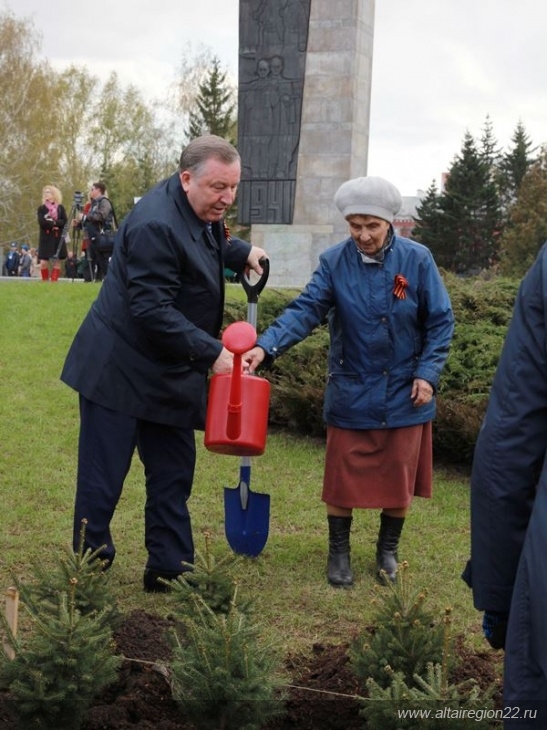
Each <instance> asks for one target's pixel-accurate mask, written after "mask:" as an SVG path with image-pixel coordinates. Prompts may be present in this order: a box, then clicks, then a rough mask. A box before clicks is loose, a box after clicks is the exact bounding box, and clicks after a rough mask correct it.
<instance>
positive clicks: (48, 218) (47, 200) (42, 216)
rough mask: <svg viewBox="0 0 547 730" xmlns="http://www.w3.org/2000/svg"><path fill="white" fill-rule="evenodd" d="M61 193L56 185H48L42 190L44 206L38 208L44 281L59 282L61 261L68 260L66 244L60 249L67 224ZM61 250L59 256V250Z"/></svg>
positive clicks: (39, 257)
mask: <svg viewBox="0 0 547 730" xmlns="http://www.w3.org/2000/svg"><path fill="white" fill-rule="evenodd" d="M62 200H63V196H62V195H61V191H60V190H59V189H58V188H56V187H55V186H54V185H46V186H45V187H44V188H43V190H42V204H41V205H40V206H39V208H38V225H39V227H40V236H39V239H38V259H39V261H40V275H41V277H42V281H48V279H49V278H50V265H51V281H57V280H58V279H59V276H60V273H61V261H64V260H65V259H66V253H67V250H66V243H65V242H63V243H62V245H61V247H60V248H59V243H60V241H61V235H62V232H63V229H64V227H65V225H66V223H67V214H66V210H65V208H64V206H63V204H62ZM58 248H59V251H58V255H57V256H55V254H56V253H57V249H58Z"/></svg>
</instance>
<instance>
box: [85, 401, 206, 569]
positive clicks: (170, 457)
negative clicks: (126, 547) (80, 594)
mask: <svg viewBox="0 0 547 730" xmlns="http://www.w3.org/2000/svg"><path fill="white" fill-rule="evenodd" d="M135 447H136V448H137V449H138V453H139V456H140V459H141V461H142V463H143V464H144V470H145V476H146V506H145V545H146V549H147V551H148V560H147V563H146V567H147V568H149V569H150V570H153V571H157V572H159V573H180V572H182V569H183V568H182V566H181V563H182V561H184V562H187V563H192V564H193V562H194V543H193V539H192V527H191V522H190V514H189V512H188V507H187V504H186V503H187V500H188V498H189V497H190V492H191V489H192V481H193V478H194V467H195V462H196V447H195V436H194V431H193V430H192V429H189V428H175V427H173V426H165V425H163V424H159V423H153V422H151V421H144V420H141V419H138V418H134V417H132V416H128V415H126V414H124V413H118V412H117V411H113V410H110V409H108V408H105V407H103V406H100V405H98V404H97V403H93V402H91V401H89V400H87V399H86V398H84V397H83V396H81V395H80V441H79V448H78V482H77V490H76V502H75V510H74V538H73V539H74V550H77V549H78V546H79V541H80V531H81V527H82V520H84V519H85V520H87V524H86V528H85V529H86V533H85V534H86V540H85V547H86V548H91V549H92V550H96V549H98V548H101V547H102V546H103V545H104V546H106V547H105V548H104V549H103V550H102V552H101V557H102V558H105V559H107V560H109V561H110V563H111V562H112V561H113V560H114V556H115V553H116V550H115V546H114V542H113V540H112V536H111V534H110V522H111V520H112V517H113V515H114V510H115V509H116V505H117V504H118V500H119V498H120V495H121V493H122V488H123V483H124V480H125V477H126V476H127V473H128V471H129V468H130V466H131V460H132V457H133V454H134V451H135Z"/></svg>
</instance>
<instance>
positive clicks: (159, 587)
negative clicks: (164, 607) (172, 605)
mask: <svg viewBox="0 0 547 730" xmlns="http://www.w3.org/2000/svg"><path fill="white" fill-rule="evenodd" d="M179 575H180V573H160V572H158V571H156V570H150V568H146V569H145V571H144V577H143V587H144V590H145V592H146V593H169V591H170V590H171V586H170V585H168V584H167V583H164V581H172V580H175V579H176V578H177V577H178V576H179Z"/></svg>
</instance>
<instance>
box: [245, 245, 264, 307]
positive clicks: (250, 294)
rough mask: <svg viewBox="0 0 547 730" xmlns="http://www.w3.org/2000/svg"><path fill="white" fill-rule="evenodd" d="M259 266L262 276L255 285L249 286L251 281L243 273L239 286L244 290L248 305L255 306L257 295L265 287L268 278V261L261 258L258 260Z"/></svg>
mask: <svg viewBox="0 0 547 730" xmlns="http://www.w3.org/2000/svg"><path fill="white" fill-rule="evenodd" d="M259 264H260V265H261V266H262V276H261V277H260V279H259V280H258V281H257V282H256V284H251V280H250V279H249V277H248V275H247V274H246V273H244V274H243V276H242V277H241V285H242V286H243V288H244V289H245V293H246V294H247V302H248V303H249V304H256V303H257V302H258V295H259V294H260V292H261V291H262V290H263V289H264V287H265V286H266V282H267V281H268V276H269V275H270V259H268V258H266V257H265V256H263V257H262V258H261V259H260V260H259Z"/></svg>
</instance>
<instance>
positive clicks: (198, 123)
mask: <svg viewBox="0 0 547 730" xmlns="http://www.w3.org/2000/svg"><path fill="white" fill-rule="evenodd" d="M196 106H197V111H192V112H190V125H189V130H188V134H189V137H190V139H194V137H199V136H201V135H202V134H216V135H218V136H219V137H223V138H224V139H227V140H229V141H230V142H232V143H234V140H235V125H236V117H235V101H234V90H233V89H232V88H230V86H229V84H228V82H227V73H226V72H225V71H222V69H221V66H220V60H219V59H218V58H217V57H216V56H215V57H214V58H213V62H212V67H211V69H210V70H209V72H208V74H207V76H206V77H205V79H204V80H203V81H202V83H200V85H199V93H198V95H197V97H196Z"/></svg>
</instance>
